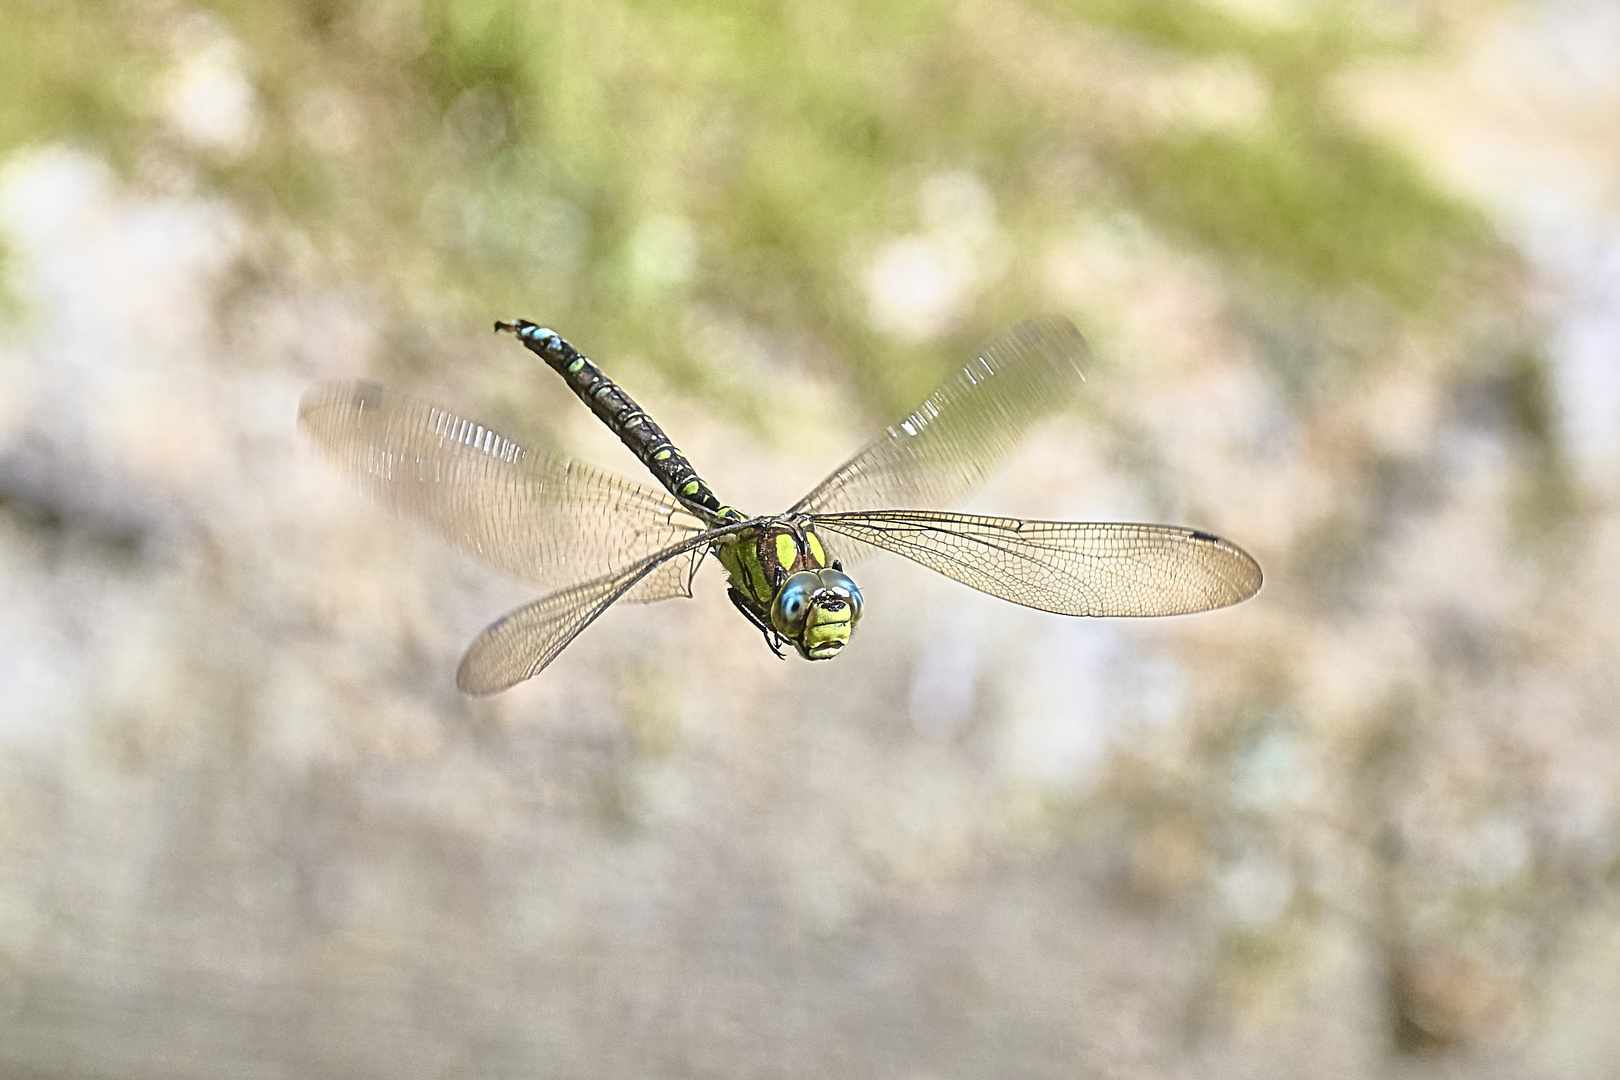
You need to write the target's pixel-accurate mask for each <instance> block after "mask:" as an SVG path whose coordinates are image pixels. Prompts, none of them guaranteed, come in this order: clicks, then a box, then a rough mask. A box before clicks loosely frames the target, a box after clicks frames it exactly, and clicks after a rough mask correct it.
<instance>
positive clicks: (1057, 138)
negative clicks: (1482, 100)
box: [0, 0, 1498, 409]
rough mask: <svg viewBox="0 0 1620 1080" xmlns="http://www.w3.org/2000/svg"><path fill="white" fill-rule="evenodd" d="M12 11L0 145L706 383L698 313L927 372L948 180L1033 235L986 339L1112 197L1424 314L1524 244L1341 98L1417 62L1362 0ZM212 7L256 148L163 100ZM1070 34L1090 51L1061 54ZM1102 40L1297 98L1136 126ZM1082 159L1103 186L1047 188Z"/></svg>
mask: <svg viewBox="0 0 1620 1080" xmlns="http://www.w3.org/2000/svg"><path fill="white" fill-rule="evenodd" d="M199 17H200V18H199ZM8 22H10V24H11V26H10V29H9V30H8V33H7V34H6V35H5V38H4V40H3V42H0V153H6V152H9V151H12V150H15V149H16V148H18V147H20V146H24V145H29V144H34V145H38V144H43V143H47V142H50V141H54V140H61V139H70V140H74V141H77V142H79V143H81V144H84V145H88V146H91V147H95V148H99V149H100V150H101V151H102V152H103V153H105V154H106V155H107V156H109V157H110V158H111V159H113V160H114V161H116V162H121V163H125V164H129V163H132V162H135V161H137V160H141V161H146V162H148V163H150V161H151V160H152V159H153V158H154V157H155V158H157V159H159V160H162V161H169V162H171V163H174V162H178V163H180V166H181V167H182V168H183V169H184V170H189V171H190V172H192V173H193V174H194V175H195V176H197V177H198V178H199V179H200V180H201V181H202V182H203V183H204V184H206V185H208V186H211V187H214V188H216V189H217V190H218V191H220V192H221V193H222V194H224V195H225V196H226V197H227V198H229V199H231V200H232V201H233V202H235V203H236V204H237V205H239V206H240V207H242V208H243V209H245V210H246V211H248V212H249V213H250V214H251V215H252V216H254V217H256V218H258V219H261V220H264V221H266V222H268V223H272V224H279V225H282V226H285V227H288V228H291V229H294V230H296V231H297V232H299V233H301V234H303V235H305V236H308V237H310V238H312V239H313V240H314V241H315V243H316V244H317V245H318V246H319V247H320V248H321V249H322V250H324V251H325V252H326V253H327V254H328V255H329V256H331V257H332V258H333V259H334V260H335V262H334V265H335V267H336V268H338V272H341V273H345V274H359V275H360V276H361V277H362V278H366V279H369V280H372V281H374V282H376V283H378V284H380V285H381V286H382V287H383V290H384V292H385V293H390V294H392V295H393V296H395V298H396V302H397V303H398V304H399V306H400V307H401V308H402V309H403V308H415V309H418V310H422V309H424V308H425V309H428V310H432V311H433V312H435V317H442V316H444V315H445V314H449V313H452V312H459V314H460V316H461V317H464V318H466V319H468V320H469V321H472V320H474V319H475V318H476V319H477V320H478V321H482V320H483V319H486V318H488V317H489V316H490V314H491V313H492V312H498V313H512V312H516V311H523V312H532V313H534V314H535V315H537V316H541V317H544V318H546V319H547V320H550V321H555V322H557V323H558V324H559V325H565V326H567V327H569V328H570V332H571V333H573V334H574V335H576V336H577V337H579V338H580V339H582V340H584V341H594V342H596V343H597V347H599V348H600V347H614V348H634V349H635V350H636V351H639V352H640V353H641V354H642V355H644V356H646V357H648V358H649V359H652V360H654V361H655V362H658V363H660V364H661V365H663V366H665V367H666V368H667V369H668V370H669V371H670V372H671V374H672V375H673V376H674V377H675V378H677V379H695V378H701V377H702V375H701V369H700V367H698V366H694V365H693V363H692V361H691V358H690V357H688V356H686V354H685V350H684V348H683V347H682V345H681V335H680V330H681V328H682V326H684V325H685V320H686V319H687V318H688V314H689V312H690V311H691V310H692V308H693V305H704V306H706V307H707V308H711V309H718V310H723V311H726V312H732V313H735V314H736V315H738V316H740V317H741V318H743V319H745V320H749V321H752V322H756V323H761V324H765V325H771V326H775V327H779V328H781V329H783V330H786V331H789V332H792V333H794V334H795V335H796V336H798V337H799V338H800V339H808V340H814V341H818V342H820V343H821V345H822V346H823V347H822V348H821V349H819V350H816V352H817V355H820V356H825V357H826V358H827V360H828V362H831V363H838V362H841V361H842V362H853V361H854V360H855V358H856V357H865V358H867V364H864V365H860V366H857V367H856V368H855V369H854V370H853V371H852V374H853V375H854V377H855V379H856V381H857V382H858V383H860V384H862V385H863V386H864V388H865V389H866V390H867V391H868V392H869V396H870V397H872V398H873V399H874V400H875V401H876V402H877V403H878V404H879V407H880V408H883V409H887V408H889V407H892V406H893V405H895V404H897V403H899V402H901V401H903V400H904V399H906V398H908V397H909V396H911V395H912V394H914V393H915V392H916V391H917V390H918V389H919V388H920V387H921V386H924V385H926V384H927V383H928V382H930V381H932V378H933V376H934V375H936V374H937V363H938V360H937V347H929V348H927V349H923V348H918V347H909V346H904V345H899V344H896V343H894V342H893V341H891V340H889V339H888V338H886V337H884V336H882V335H879V334H876V333H875V332H874V331H873V330H872V328H871V326H870V325H869V323H868V321H867V318H866V309H865V297H864V294H863V291H862V274H863V269H862V268H863V265H864V264H863V260H864V259H865V258H867V256H868V254H869V252H870V251H871V250H872V249H873V248H874V246H875V245H877V244H879V243H881V242H882V241H883V240H884V239H887V238H893V237H896V236H900V235H903V234H905V233H906V232H907V231H908V230H911V229H914V228H915V227H916V213H917V210H916V183H917V181H918V180H919V178H920V177H922V176H924V175H926V174H928V173H929V172H931V171H937V170H946V169H967V170H970V171H972V172H973V173H975V174H976V175H977V176H979V177H980V178H981V179H982V180H983V181H984V182H985V183H986V184H987V185H988V186H989V188H990V190H991V191H992V193H993V194H994V196H995V199H996V203H997V211H998V214H999V217H1000V220H1001V221H1002V222H1003V224H1004V225H1005V226H1006V227H1007V228H1008V230H1009V232H1008V240H1009V243H1010V252H1009V260H1008V261H1009V265H1010V266H1011V267H1012V269H1011V271H1010V272H1009V273H1008V274H1007V276H1006V278H1005V280H1004V281H1003V283H1002V284H1001V285H1000V286H999V287H998V288H995V289H992V290H990V291H989V292H987V293H985V294H984V295H983V296H981V297H980V298H979V300H978V301H976V307H975V308H974V310H972V311H969V312H964V317H963V318H961V319H960V320H959V323H960V331H961V333H962V334H963V335H964V336H965V337H969V338H976V337H979V336H982V335H983V334H984V333H985V332H987V331H989V330H991V329H993V328H994V327H995V325H997V324H999V323H1002V322H1005V321H1008V320H1009V319H1012V318H1016V317H1019V316H1021V315H1023V314H1027V313H1028V312H1029V310H1030V308H1031V306H1032V304H1037V303H1038V301H1035V300H1032V299H1031V297H1032V296H1034V295H1038V282H1037V281H1036V280H1035V275H1036V274H1038V272H1039V271H1038V266H1039V263H1040V259H1041V257H1042V254H1043V251H1044V249H1045V247H1046V246H1048V245H1049V244H1050V243H1051V240H1052V237H1053V236H1054V235H1057V234H1059V233H1061V232H1062V230H1064V229H1066V228H1068V227H1070V225H1071V224H1072V222H1074V221H1075V220H1077V219H1079V218H1082V217H1084V216H1085V215H1088V214H1094V213H1096V212H1098V211H1099V210H1101V211H1110V212H1111V211H1125V212H1128V213H1131V214H1133V215H1134V216H1136V217H1138V218H1140V219H1142V220H1144V221H1146V222H1147V223H1148V224H1149V225H1150V226H1151V227H1154V228H1155V229H1156V230H1158V231H1160V232H1162V233H1163V234H1165V235H1167V236H1168V237H1170V238H1172V239H1173V240H1176V241H1179V242H1181V243H1183V244H1188V245H1192V246H1194V247H1196V248H1198V249H1201V250H1203V251H1205V252H1206V253H1208V254H1209V255H1211V256H1213V257H1214V258H1215V259H1217V260H1219V261H1220V262H1222V263H1223V264H1225V265H1226V266H1228V267H1229V268H1230V269H1231V270H1233V271H1234V272H1236V273H1239V274H1242V275H1247V276H1249V277H1251V278H1252V279H1253V280H1254V281H1256V282H1257V283H1259V284H1260V287H1261V288H1262V289H1263V290H1273V289H1281V290H1282V293H1283V294H1286V295H1289V296H1291V297H1296V299H1297V294H1298V293H1301V292H1303V294H1304V295H1305V296H1306V297H1307V298H1308V297H1312V296H1321V297H1323V298H1325V299H1330V300H1331V299H1332V298H1333V297H1335V296H1337V295H1340V294H1344V293H1347V292H1349V293H1358V292H1364V293H1370V294H1374V295H1377V296H1381V297H1383V298H1384V301H1385V302H1387V303H1389V304H1392V305H1394V306H1395V307H1396V308H1398V309H1401V310H1403V311H1406V312H1408V313H1410V314H1413V315H1417V314H1421V313H1423V312H1424V311H1427V310H1433V309H1435V308H1436V306H1437V305H1444V304H1445V303H1447V302H1449V300H1451V299H1452V298H1454V297H1455V296H1456V295H1457V294H1458V293H1459V291H1460V288H1459V286H1460V285H1461V284H1462V283H1464V282H1469V281H1472V280H1474V279H1475V277H1477V274H1476V273H1475V271H1474V269H1473V268H1475V267H1477V266H1479V265H1480V264H1482V263H1489V262H1490V261H1492V260H1493V259H1496V258H1497V257H1498V252H1497V250H1496V247H1495V245H1494V242H1493V240H1492V238H1491V236H1490V235H1489V232H1488V230H1487V229H1486V228H1485V226H1484V225H1483V224H1482V222H1481V221H1480V219H1479V218H1478V217H1477V215H1475V214H1473V213H1472V212H1470V211H1468V210H1467V209H1465V208H1461V207H1459V206H1457V205H1456V204H1455V203H1453V202H1452V201H1450V200H1448V199H1447V198H1446V197H1445V196H1443V195H1441V194H1440V193H1438V192H1437V191H1435V190H1434V189H1432V188H1431V187H1430V186H1428V185H1427V184H1426V183H1425V182H1424V180H1423V179H1422V178H1421V177H1420V176H1419V175H1418V174H1417V173H1416V172H1415V171H1414V170H1413V168H1412V167H1411V166H1410V165H1409V164H1408V163H1407V162H1406V161H1404V160H1403V159H1402V158H1401V157H1400V156H1399V155H1398V154H1396V153H1394V152H1393V151H1391V150H1390V149H1388V148H1386V147H1384V146H1381V145H1379V144H1377V143H1376V142H1374V141H1372V140H1371V139H1370V138H1369V137H1368V136H1366V135H1364V134H1361V133H1360V132H1358V131H1356V130H1354V129H1353V128H1352V127H1351V126H1350V125H1349V123H1348V121H1347V120H1346V119H1345V118H1344V117H1343V116H1342V115H1340V112H1339V111H1338V110H1337V109H1336V108H1335V107H1334V106H1333V105H1332V104H1331V101H1332V98H1331V94H1330V93H1329V83H1328V80H1330V79H1331V78H1332V77H1333V76H1334V74H1335V73H1336V72H1337V71H1338V70H1339V69H1340V68H1341V67H1342V65H1343V64H1344V63H1346V62H1348V61H1350V60H1353V59H1355V58H1357V57H1360V56H1365V55H1369V54H1372V53H1376V52H1379V51H1388V50H1396V49H1409V48H1411V47H1412V44H1413V43H1412V40H1411V39H1410V36H1408V38H1406V39H1402V38H1400V37H1399V36H1391V35H1388V34H1381V33H1380V32H1377V31H1376V28H1370V27H1368V26H1364V25H1362V23H1361V22H1358V20H1357V19H1356V18H1355V17H1353V16H1352V15H1350V14H1346V12H1345V10H1344V9H1341V8H1339V7H1337V6H1333V5H1324V6H1322V7H1321V8H1312V9H1309V10H1308V12H1307V14H1305V15H1302V16H1301V17H1300V18H1299V19H1298V20H1296V21H1295V22H1294V23H1292V24H1289V25H1287V26H1284V27H1276V26H1265V25H1257V24H1254V23H1251V22H1249V21H1245V20H1244V19H1242V18H1240V17H1238V16H1236V15H1234V14H1232V13H1230V12H1228V11H1226V10H1224V9H1219V8H1215V7H1211V6H1209V5H1205V4H1194V3H1183V2H1172V0H1152V2H1134V3H1127V2H1125V0H1074V2H1073V3H1072V4H1070V5H1069V6H1068V7H1067V8H1061V9H1046V10H1042V9H1025V8H1013V7H1007V8H1004V9H991V8H987V7H980V6H974V5H963V6H958V7H954V8H953V7H948V6H942V5H935V4H925V3H899V4H886V5H879V6H878V7H876V8H874V7H872V6H871V5H865V4H859V3H856V2H854V0H843V2H838V3H829V4H818V5H802V6H791V5H786V4H767V5H752V6H748V5H745V6H736V5H725V4H713V3H701V2H691V3H671V4H654V3H597V2H594V0H591V2H587V0H554V2H534V0H424V2H422V3H412V2H407V0H370V2H360V0H302V2H296V3H294V2H288V3H283V4H279V5H262V4H252V3H247V2H245V0H219V2H217V3H214V4H212V5H209V6H207V7H206V8H198V9H182V8H159V7H154V6H149V5H146V4H141V3H133V2H130V3H111V2H107V3H92V2H89V0H81V2H78V3H69V4H45V3H24V4H22V5H21V6H20V7H19V6H18V5H16V4H13V5H11V8H10V9H9V11H8ZM199 23H201V24H202V25H203V26H204V27H205V29H206V30H207V33H212V34H214V35H216V36H218V37H220V38H221V39H223V40H228V41H234V42H235V43H236V45H238V46H239V47H240V48H239V50H238V54H239V56H240V58H241V60H240V62H241V67H242V75H243V77H244V78H245V79H246V80H247V81H248V83H249V84H250V85H251V86H252V88H253V92H254V95H255V99H254V100H255V108H256V110H257V116H256V127H255V131H254V135H253V137H252V138H251V139H250V140H249V142H248V145H246V146H245V147H243V148H241V149H239V150H233V151H232V152H229V153H226V152H221V151H220V149H219V148H218V147H210V146H199V145H194V144H191V143H188V142H187V141H186V140H185V139H184V138H181V137H177V135H176V132H175V129H174V124H173V122H172V119H171V118H169V117H168V115H167V111H166V110H169V105H168V104H166V100H167V99H166V98H165V94H166V93H167V92H168V90H167V88H168V87H169V86H170V85H171V83H172V80H173V78H174V72H175V71H176V70H178V69H179V68H180V67H181V66H182V65H183V64H184V63H185V61H186V57H187V55H188V50H191V51H194V50H195V49H196V48H197V47H198V46H197V41H198V33H199V32H198V30H197V25H198V24H199ZM1020 35H1022V37H1020ZM204 36H206V35H204ZM1054 45H1056V46H1059V47H1061V48H1063V49H1066V50H1067V53H1065V54H1064V55H1065V56H1067V57H1068V59H1067V60H1065V61H1064V62H1062V63H1055V62H1053V63H1045V64H1042V63H1037V62H1036V61H1037V60H1039V58H1040V55H1041V50H1042V49H1045V48H1048V47H1051V46H1054ZM1099 48H1105V49H1114V50H1120V49H1122V50H1124V51H1125V52H1127V53H1128V54H1130V55H1132V56H1136V57H1138V58H1139V59H1140V62H1141V63H1142V64H1145V65H1147V66H1149V67H1155V66H1156V67H1171V68H1173V67H1174V66H1175V65H1177V64H1180V63H1184V62H1194V61H1197V60H1200V59H1203V58H1209V57H1236V58H1239V59H1240V60H1241V62H1242V63H1244V64H1247V65H1249V68H1250V69H1252V71H1254V72H1255V73H1256V75H1257V78H1258V79H1259V81H1260V85H1261V86H1262V89H1263V90H1264V91H1265V92H1266V93H1268V94H1269V95H1270V98H1269V103H1268V104H1266V105H1264V107H1263V113H1262V115H1261V116H1259V117H1258V118H1257V120H1256V122H1255V123H1253V124H1252V125H1250V126H1249V127H1247V128H1242V129H1238V130H1225V129H1218V130H1209V129H1206V128H1200V127H1197V126H1196V125H1195V126H1192V127H1188V126H1186V125H1178V124H1176V123H1171V124H1170V125H1169V126H1168V127H1166V126H1165V125H1164V124H1148V123H1136V122H1132V121H1129V119H1128V118H1127V120H1126V121H1124V122H1122V121H1120V120H1119V118H1118V117H1113V118H1110V117H1108V116H1106V115H1104V114H1103V113H1102V112H1099V105H1098V100H1099V99H1098V97H1097V96H1096V95H1095V94H1090V95H1088V94H1087V93H1078V92H1076V90H1075V87H1074V85H1072V83H1073V80H1074V79H1075V78H1076V77H1078V76H1076V74H1075V72H1076V71H1078V70H1080V69H1082V68H1084V67H1085V65H1086V64H1087V63H1088V62H1089V60H1090V58H1091V57H1092V56H1093V55H1094V54H1095V53H1096V52H1097V51H1098V49H1099ZM1116 74H1117V73H1116ZM1094 89H1095V88H1094ZM1107 89H1108V88H1107V87H1106V86H1103V87H1101V88H1100V90H1099V93H1101V94H1102V95H1103V97H1104V98H1106V96H1107ZM1127 96H1128V95H1127ZM1069 160H1084V161H1086V162H1089V163H1090V165H1089V166H1088V167H1089V168H1091V169H1092V170H1093V172H1094V175H1092V176H1091V177H1090V179H1089V181H1088V182H1087V183H1085V184H1080V183H1072V184H1066V183H1064V182H1062V181H1061V180H1060V179H1054V174H1053V162H1054V161H1069ZM131 168H132V170H133V166H131ZM159 171H160V172H162V170H159ZM170 171H172V170H170ZM425 298H431V300H428V301H427V302H426V303H424V300H425ZM1289 302H1290V303H1292V302H1295V300H1290V301H1289ZM880 372H881V374H879V373H880Z"/></svg>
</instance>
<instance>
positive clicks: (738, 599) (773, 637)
mask: <svg viewBox="0 0 1620 1080" xmlns="http://www.w3.org/2000/svg"><path fill="white" fill-rule="evenodd" d="M726 595H727V596H729V597H731V602H732V604H733V605H735V606H736V608H737V610H738V611H740V612H742V613H743V618H745V619H747V620H748V621H749V622H751V623H753V624H754V627H755V629H757V630H758V631H759V632H760V633H761V634H764V635H765V644H766V645H768V646H770V649H771V652H773V653H775V654H776V658H777V659H778V660H786V659H787V656H786V654H784V653H783V652H782V635H781V634H778V633H777V632H776V628H775V627H773V626H771V625H770V624H769V623H767V622H766V621H765V620H764V619H761V618H760V617H759V613H758V612H757V611H755V610H754V609H753V608H751V607H749V606H748V603H747V601H746V600H745V599H744V597H743V594H742V593H741V592H739V591H738V590H737V589H735V588H730V589H727V590H726Z"/></svg>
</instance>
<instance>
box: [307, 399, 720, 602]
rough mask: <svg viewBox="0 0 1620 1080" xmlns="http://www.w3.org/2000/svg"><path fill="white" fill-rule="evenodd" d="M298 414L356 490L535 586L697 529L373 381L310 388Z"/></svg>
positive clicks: (651, 503)
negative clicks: (357, 484) (352, 482)
mask: <svg viewBox="0 0 1620 1080" xmlns="http://www.w3.org/2000/svg"><path fill="white" fill-rule="evenodd" d="M298 421H299V425H300V427H302V428H303V430H304V431H305V432H306V433H307V434H308V435H309V436H310V437H311V438H312V439H314V441H315V442H316V444H317V445H319V446H320V448H321V450H322V451H324V452H325V454H326V456H327V457H328V458H329V459H330V460H331V461H332V462H333V463H334V464H335V465H336V466H337V468H338V469H339V470H340V471H342V472H343V473H344V474H345V475H347V476H348V477H350V478H351V479H353V480H355V481H357V482H358V483H359V486H360V488H361V491H362V492H363V493H364V494H366V495H368V496H370V497H371V498H373V499H375V500H376V501H377V502H380V503H382V504H383V505H385V506H388V507H391V508H392V509H394V510H395V511H396V512H399V513H401V514H403V515H404V516H406V517H410V518H414V519H415V520H417V521H419V522H422V523H423V524H425V525H428V526H430V527H431V528H433V529H434V530H435V531H437V532H438V533H439V535H441V536H443V537H444V538H445V539H446V540H448V541H450V542H451V543H452V544H454V545H456V546H457V547H459V548H461V549H462V550H463V551H466V552H468V553H470V554H472V555H475V556H477V557H478V558H481V559H483V560H484V561H485V562H487V563H489V564H491V565H492V566H495V567H498V568H499V569H501V570H505V571H506V572H508V573H510V574H514V575H516V576H518V577H521V578H525V579H527V580H529V581H532V582H534V583H536V584H538V585H541V586H545V587H556V586H560V585H567V584H570V583H572V582H579V581H588V580H590V579H593V578H597V577H601V576H602V575H604V574H608V573H609V572H611V571H613V570H616V569H619V568H621V567H625V566H628V565H630V564H633V563H636V562H637V561H638V560H641V559H643V558H646V557H647V556H648V555H651V554H653V553H654V552H657V551H660V550H662V549H664V548H667V547H669V546H670V545H672V544H676V543H679V542H680V541H681V540H683V539H684V538H686V537H689V536H691V535H693V534H694V533H697V532H699V531H701V529H702V525H701V523H700V522H698V520H697V519H696V518H694V517H693V516H692V515H691V514H689V513H687V511H685V510H683V509H682V508H681V506H680V505H679V504H678V503H677V502H675V500H674V499H672V498H669V497H668V496H666V495H664V494H663V493H661V492H658V491H654V490H652V489H651V488H647V487H643V486H642V485H640V484H636V483H633V482H632V481H629V480H625V479H622V478H620V477H617V476H614V475H612V474H611V473H607V472H603V471H600V470H598V469H593V468H591V467H590V466H588V465H582V464H581V463H579V462H577V461H572V460H570V459H568V458H566V457H563V456H561V455H546V454H537V453H534V452H532V451H530V450H527V449H525V448H523V447H521V446H519V445H517V444H516V443H514V442H512V441H511V440H510V439H507V438H504V437H503V436H501V435H499V434H498V433H496V432H495V431H493V430H491V429H490V428H488V427H485V426H483V425H481V424H478V423H476V422H474V421H470V420H467V419H464V418H462V417H460V416H457V415H456V414H454V413H452V412H449V411H447V410H445V409H440V408H437V407H435V406H433V405H429V404H427V403H426V402H422V401H418V400H416V399H415V398H411V397H408V396H406V395H404V394H400V393H396V392H394V391H391V390H387V389H385V388H383V387H382V386H380V385H378V384H377V383H374V382H368V381H344V382H333V383H326V384H322V385H320V386H316V387H314V388H313V389H311V390H310V391H309V393H307V394H305V395H304V399H303V401H302V402H301V403H300V405H299V410H298ZM690 577H691V575H690V572H688V573H687V574H686V575H685V577H684V578H681V577H680V575H657V576H655V577H653V578H652V579H650V580H648V581H646V582H645V584H644V585H643V586H642V587H641V588H639V589H637V591H636V595H635V599H638V600H656V599H663V598H664V597H666V596H683V595H684V596H689V595H691V593H690V591H689V589H688V588H687V587H686V583H687V582H689V581H690Z"/></svg>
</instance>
